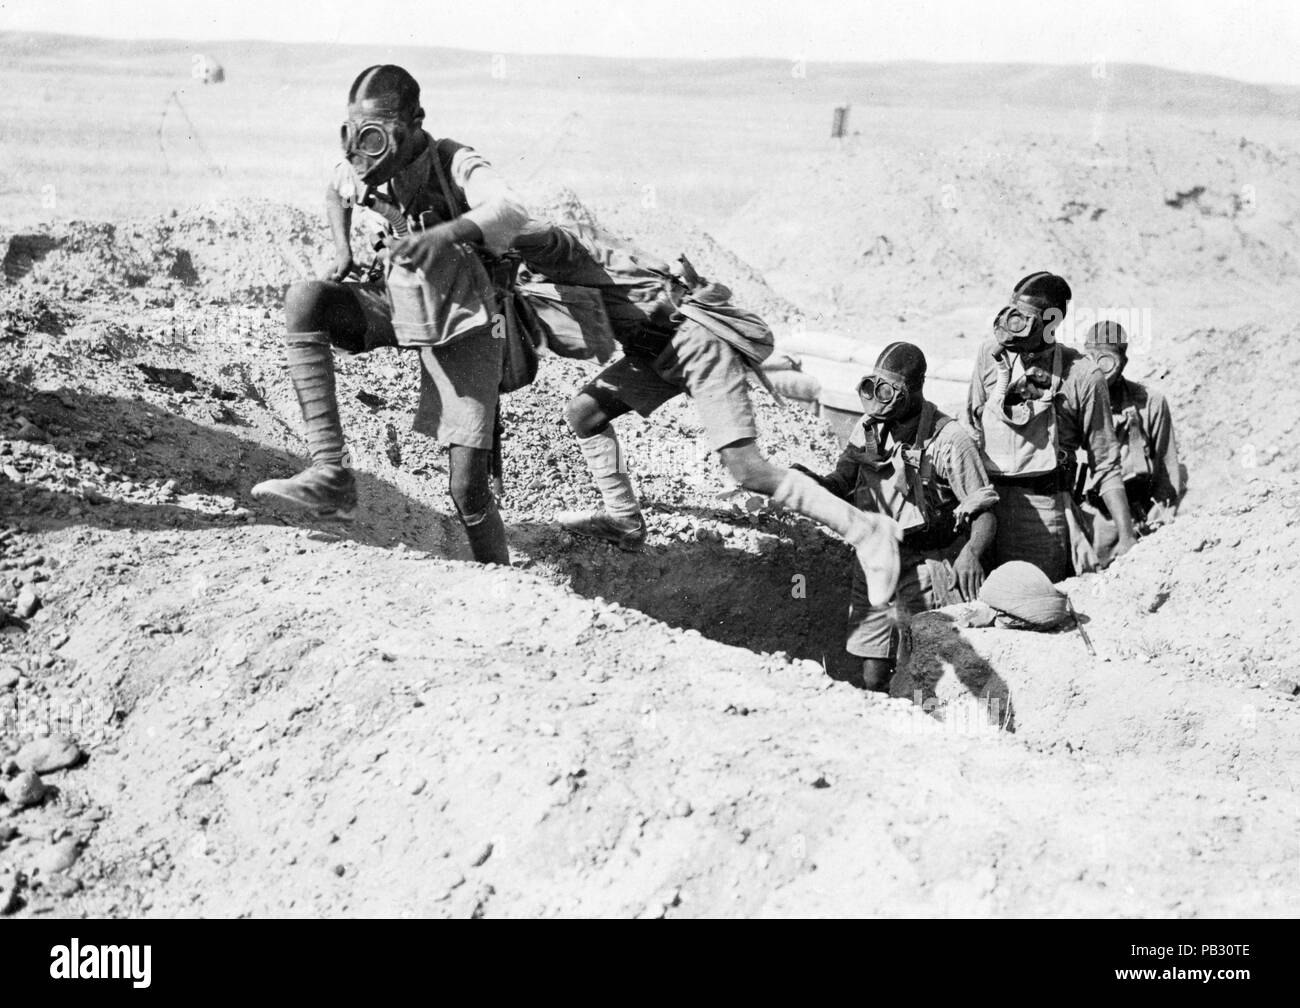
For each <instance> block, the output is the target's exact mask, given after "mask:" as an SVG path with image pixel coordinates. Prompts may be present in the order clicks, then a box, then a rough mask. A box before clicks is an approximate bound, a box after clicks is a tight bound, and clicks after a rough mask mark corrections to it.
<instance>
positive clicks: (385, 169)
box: [339, 116, 407, 186]
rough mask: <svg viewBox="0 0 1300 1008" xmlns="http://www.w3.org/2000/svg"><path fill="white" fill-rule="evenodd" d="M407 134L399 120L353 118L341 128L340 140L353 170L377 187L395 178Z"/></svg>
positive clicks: (363, 179) (364, 180)
mask: <svg viewBox="0 0 1300 1008" xmlns="http://www.w3.org/2000/svg"><path fill="white" fill-rule="evenodd" d="M406 133H407V129H406V126H405V124H403V123H402V122H401V121H399V120H397V119H395V118H383V119H378V118H373V117H362V116H350V117H349V118H348V120H347V121H346V122H344V123H343V125H342V126H341V127H340V128H339V139H340V141H341V143H342V145H343V154H344V156H345V157H346V158H347V159H348V163H349V164H351V165H352V168H353V170H354V171H355V172H356V173H357V175H358V176H360V178H361V180H362V181H363V182H365V183H366V184H367V185H372V186H373V185H382V184H383V183H384V182H387V181H388V180H389V179H390V178H392V177H393V175H394V173H395V172H396V169H397V155H398V151H399V150H400V149H401V147H402V142H403V140H404V139H405V137H406Z"/></svg>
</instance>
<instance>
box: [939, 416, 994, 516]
mask: <svg viewBox="0 0 1300 1008" xmlns="http://www.w3.org/2000/svg"><path fill="white" fill-rule="evenodd" d="M937 441H938V443H937V444H936V445H935V447H936V448H937V449H938V450H937V451H936V452H934V471H935V475H937V476H938V477H939V478H940V479H941V480H943V481H944V482H945V483H947V484H948V486H950V487H951V488H952V493H953V496H954V497H956V498H957V505H958V510H959V511H960V512H961V513H962V514H963V515H965V516H968V517H973V516H975V515H977V514H979V513H980V512H981V511H987V510H989V509H990V508H992V507H993V506H994V505H995V504H997V502H998V495H997V491H996V490H994V489H993V485H992V483H991V482H990V481H989V474H988V471H987V470H986V469H985V468H984V461H983V460H982V459H981V458H980V453H979V449H977V448H976V447H975V442H974V441H973V440H972V439H971V436H970V434H969V433H968V432H967V431H966V430H965V429H964V428H962V427H961V426H960V425H959V424H948V425H947V426H945V427H944V428H943V430H942V431H940V432H939V438H938V439H937Z"/></svg>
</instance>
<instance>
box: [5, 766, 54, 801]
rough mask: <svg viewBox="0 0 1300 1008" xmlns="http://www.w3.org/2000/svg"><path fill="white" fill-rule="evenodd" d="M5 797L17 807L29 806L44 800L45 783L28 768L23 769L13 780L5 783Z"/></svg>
mask: <svg viewBox="0 0 1300 1008" xmlns="http://www.w3.org/2000/svg"><path fill="white" fill-rule="evenodd" d="M4 790H5V798H7V799H8V800H9V801H11V802H13V803H14V805H16V806H17V807H18V808H29V807H31V806H32V805H39V804H40V803H41V802H42V801H44V800H45V785H44V784H43V783H41V779H40V777H38V776H37V775H36V774H34V773H33V772H32V771H30V770H24V771H23V772H22V773H20V774H19V775H18V776H17V777H15V778H14V779H13V780H11V781H8V782H7V783H6V784H5V789H4Z"/></svg>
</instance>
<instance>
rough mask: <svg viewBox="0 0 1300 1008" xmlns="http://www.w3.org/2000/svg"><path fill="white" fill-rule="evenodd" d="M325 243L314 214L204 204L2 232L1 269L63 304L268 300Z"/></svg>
mask: <svg viewBox="0 0 1300 1008" xmlns="http://www.w3.org/2000/svg"><path fill="white" fill-rule="evenodd" d="M327 239H328V234H327V233H326V232H325V231H324V229H323V228H322V226H321V224H320V222H319V220H318V219H317V218H316V217H313V216H311V215H309V214H306V213H304V212H303V211H301V210H296V209H294V208H292V207H287V206H284V205H281V204H273V203H266V202H261V203H259V202H251V203H224V204H214V205H212V206H209V207H205V208H202V209H195V210H190V211H186V212H185V213H175V214H172V215H170V216H167V217H162V218H150V219H146V220H142V221H136V222H130V223H126V224H109V223H86V222H75V221H74V222H72V223H70V224H68V225H63V226H58V227H52V228H50V229H47V230H45V231H42V232H37V233H33V234H20V235H12V236H10V238H9V239H8V245H7V250H6V253H5V258H4V274H5V278H6V280H7V281H9V282H10V283H17V282H21V283H22V284H24V285H25V286H27V287H29V288H32V289H34V290H36V291H43V292H50V291H53V292H55V293H56V294H57V295H58V296H60V297H64V298H70V299H73V300H84V299H87V298H95V297H103V296H105V295H106V294H108V293H110V292H127V291H139V292H140V293H139V295H138V296H139V298H140V299H141V300H145V299H147V298H150V297H152V298H154V299H155V300H157V299H158V298H160V297H166V296H168V295H171V296H186V297H191V298H197V299H201V300H207V301H220V302H227V301H241V302H261V303H267V304H271V303H277V302H278V301H279V299H280V297H281V296H282V295H283V293H284V287H285V285H286V284H287V283H288V281H289V280H290V279H294V278H297V277H300V276H313V275H316V274H317V273H318V272H319V266H320V264H322V263H323V262H325V261H326V240H327Z"/></svg>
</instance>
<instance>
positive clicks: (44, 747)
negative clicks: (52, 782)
mask: <svg viewBox="0 0 1300 1008" xmlns="http://www.w3.org/2000/svg"><path fill="white" fill-rule="evenodd" d="M80 759H81V747H80V746H79V745H77V743H76V742H75V741H73V739H72V738H71V737H70V736H68V735H47V736H45V737H44V738H37V739H32V741H30V742H28V743H27V744H26V745H25V746H23V747H22V748H21V749H19V750H18V755H17V756H15V757H14V761H15V762H16V763H17V764H18V765H19V766H20V767H22V768H23V769H24V770H32V771H34V772H36V773H38V774H46V773H53V772H54V771H55V770H63V769H64V768H66V767H70V766H73V765H75V764H76V763H77V762H78V761H79V760H80Z"/></svg>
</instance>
